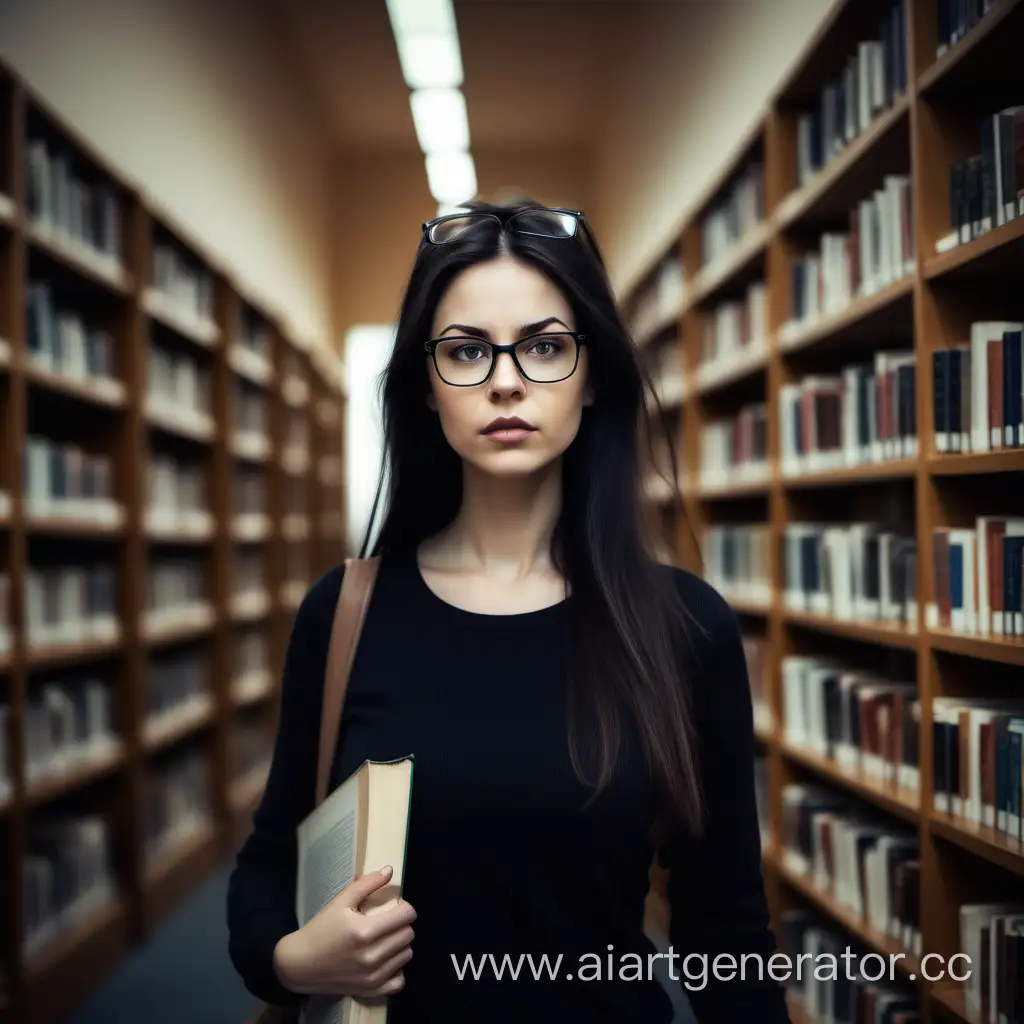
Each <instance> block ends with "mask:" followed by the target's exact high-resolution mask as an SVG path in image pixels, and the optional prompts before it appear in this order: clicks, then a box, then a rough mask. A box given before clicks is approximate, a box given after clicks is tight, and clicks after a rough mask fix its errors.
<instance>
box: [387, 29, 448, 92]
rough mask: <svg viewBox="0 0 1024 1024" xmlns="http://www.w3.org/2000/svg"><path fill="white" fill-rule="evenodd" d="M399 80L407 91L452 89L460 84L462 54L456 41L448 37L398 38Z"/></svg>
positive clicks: (419, 35) (418, 36)
mask: <svg viewBox="0 0 1024 1024" xmlns="http://www.w3.org/2000/svg"><path fill="white" fill-rule="evenodd" d="M395 42H396V44H397V45H398V60H399V62H400V63H401V65H402V77H403V78H404V79H405V84H406V85H408V86H409V88H410V89H433V88H452V89H457V88H458V87H459V86H460V85H462V54H461V52H460V51H459V41H458V39H457V38H456V37H455V36H454V35H452V34H450V33H445V34H440V33H429V34H428V33H420V32H416V33H412V34H410V35H405V34H402V35H397V36H396V37H395Z"/></svg>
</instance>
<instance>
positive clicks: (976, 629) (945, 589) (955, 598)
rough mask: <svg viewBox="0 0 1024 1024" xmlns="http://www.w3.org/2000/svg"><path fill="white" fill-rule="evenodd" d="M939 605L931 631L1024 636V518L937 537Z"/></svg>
mask: <svg viewBox="0 0 1024 1024" xmlns="http://www.w3.org/2000/svg"><path fill="white" fill-rule="evenodd" d="M931 557H932V568H933V571H934V579H935V600H934V601H933V602H929V604H928V607H927V609H926V618H927V624H928V627H929V629H948V630H951V631H952V632H954V633H962V634H965V635H968V636H988V635H989V634H994V635H996V636H1007V637H1009V636H1024V605H1022V602H1024V594H1022V591H1024V586H1022V576H1024V570H1022V564H1024V518H1013V517H1007V516H978V517H977V519H976V520H975V526H974V529H969V528H968V529H953V528H949V527H940V528H938V529H936V530H935V531H934V533H933V534H932V551H931Z"/></svg>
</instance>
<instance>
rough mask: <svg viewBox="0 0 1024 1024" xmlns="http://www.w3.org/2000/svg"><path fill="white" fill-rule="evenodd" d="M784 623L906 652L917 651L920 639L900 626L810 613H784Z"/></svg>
mask: <svg viewBox="0 0 1024 1024" xmlns="http://www.w3.org/2000/svg"><path fill="white" fill-rule="evenodd" d="M783 619H784V621H785V622H786V623H787V624H788V625H790V626H801V627H803V628H804V629H815V630H818V631H819V632H821V633H831V634H832V635H833V636H841V637H847V638H849V639H850V640H860V641H861V642H863V643H866V644H881V645H883V646H885V647H899V648H903V649H905V650H917V648H918V646H919V645H920V639H919V637H918V635H917V634H916V633H910V632H908V631H907V630H905V629H903V628H902V627H899V626H890V625H886V624H885V623H882V622H846V621H844V620H842V619H833V618H829V617H828V616H824V615H814V614H812V613H810V612H794V611H788V610H787V611H785V612H783Z"/></svg>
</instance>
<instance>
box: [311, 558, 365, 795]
mask: <svg viewBox="0 0 1024 1024" xmlns="http://www.w3.org/2000/svg"><path fill="white" fill-rule="evenodd" d="M379 565H380V556H379V555H374V556H373V557H372V558H346V559H345V575H344V576H343V577H342V580H341V592H340V593H339V594H338V604H337V606H336V607H335V609H334V624H333V625H332V627H331V642H330V646H329V647H328V648H327V670H326V672H325V673H324V699H323V708H322V710H321V712H320V751H319V756H318V759H317V767H316V802H317V805H319V804H320V803H322V802H323V799H324V797H325V796H327V783H328V781H329V779H330V775H331V764H332V762H333V761H334V752H335V749H336V748H337V746H338V729H339V728H340V727H341V711H342V708H343V706H344V704H345V693H346V691H347V690H348V678H349V673H350V672H351V671H352V662H353V661H354V659H355V654H356V647H357V646H358V644H359V635H360V633H362V631H363V620H364V619H365V618H366V609H367V606H368V605H369V603H370V594H371V593H372V592H373V584H374V581H375V580H376V579H377V569H378V567H379Z"/></svg>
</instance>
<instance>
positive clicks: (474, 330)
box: [441, 316, 569, 341]
mask: <svg viewBox="0 0 1024 1024" xmlns="http://www.w3.org/2000/svg"><path fill="white" fill-rule="evenodd" d="M551 324H561V326H562V327H564V328H565V329H566V330H569V326H568V324H564V323H562V321H561V320H559V319H558V317H557V316H549V317H547V318H546V319H544V320H537V321H536V322H535V323H532V324H523V326H522V327H520V328H519V329H518V330H517V331H516V334H517V335H518V336H519V337H523V336H524V335H528V334H536V333H537V332H538V331H542V330H543V329H544V328H545V327H550V326H551ZM449 331H458V332H459V333H460V334H465V335H468V336H469V337H471V338H481V339H483V340H484V341H489V340H490V337H491V332H490V331H487V330H484V328H482V327H472V326H470V325H469V324H449V325H448V326H447V327H446V328H445V329H444V330H443V331H441V334H447V333H448V332H449Z"/></svg>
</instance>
